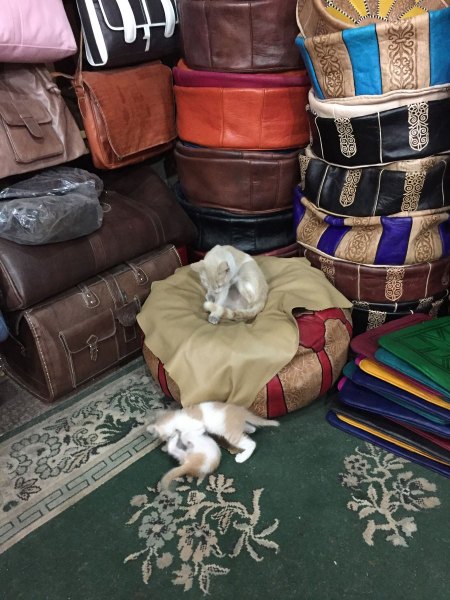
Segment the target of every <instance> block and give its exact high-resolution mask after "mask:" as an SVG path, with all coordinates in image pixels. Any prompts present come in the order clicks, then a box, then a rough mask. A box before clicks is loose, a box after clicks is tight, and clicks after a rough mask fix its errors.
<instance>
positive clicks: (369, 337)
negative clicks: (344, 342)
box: [350, 313, 431, 358]
mask: <svg viewBox="0 0 450 600" xmlns="http://www.w3.org/2000/svg"><path fill="white" fill-rule="evenodd" d="M430 319H431V317H430V316H429V315H426V314H422V313H414V314H412V315H408V316H406V317H402V318H401V319H396V320H395V321H389V323H384V325H380V326H379V327H375V329H369V331H365V332H364V333H361V334H360V335H356V336H355V337H354V338H353V339H352V341H351V342H350V347H351V349H352V350H353V352H355V353H356V354H363V355H364V356H367V357H368V358H373V357H374V356H375V352H376V351H377V350H378V348H379V346H378V339H379V338H380V337H381V336H382V335H384V334H385V333H391V332H392V331H398V330H399V329H404V328H405V327H409V326H410V325H416V324H417V323H421V322H422V321H429V320H430Z"/></svg>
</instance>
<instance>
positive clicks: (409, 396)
mask: <svg viewBox="0 0 450 600" xmlns="http://www.w3.org/2000/svg"><path fill="white" fill-rule="evenodd" d="M344 375H346V376H347V377H348V378H349V379H351V380H352V381H353V383H355V384H356V385H360V386H362V387H365V388H368V389H369V390H372V391H373V392H376V393H377V394H381V395H382V396H383V397H385V398H387V399H388V400H398V401H400V402H401V403H403V406H405V405H408V404H411V405H412V406H414V407H416V408H419V409H420V410H425V411H426V412H428V413H430V414H431V415H432V416H434V417H437V418H438V419H441V420H442V422H444V423H450V410H449V409H448V408H447V407H446V404H445V402H441V403H440V404H437V403H435V402H429V401H428V400H424V399H423V398H421V397H419V396H417V395H415V394H413V393H411V392H407V391H406V390H405V389H403V388H401V387H397V386H396V385H392V384H390V383H387V382H386V381H383V380H382V379H378V378H377V377H373V376H372V375H369V374H367V373H364V371H363V370H362V369H360V368H359V367H357V366H355V365H352V364H350V365H345V367H344Z"/></svg>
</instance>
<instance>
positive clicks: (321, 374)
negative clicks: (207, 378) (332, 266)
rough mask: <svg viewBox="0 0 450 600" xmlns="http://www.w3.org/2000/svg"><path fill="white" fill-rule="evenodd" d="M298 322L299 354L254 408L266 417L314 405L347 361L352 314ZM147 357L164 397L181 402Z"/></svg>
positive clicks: (147, 353) (337, 312)
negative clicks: (312, 403)
mask: <svg viewBox="0 0 450 600" xmlns="http://www.w3.org/2000/svg"><path fill="white" fill-rule="evenodd" d="M296 321H297V326H298V329H299V335H300V343H299V346H298V350H297V353H296V354H295V356H294V357H293V358H292V360H291V361H290V362H289V364H287V365H286V366H285V367H283V368H282V369H281V370H280V371H279V372H278V373H277V375H275V377H273V378H272V379H271V380H270V381H269V382H268V383H267V384H266V385H265V386H264V387H263V388H262V389H261V390H260V391H259V392H258V394H257V396H256V398H255V400H254V402H253V404H252V405H251V406H250V410H251V411H253V412H254V413H256V414H258V415H260V416H262V417H266V418H275V417H280V416H282V415H285V414H287V413H289V412H292V411H294V410H297V409H298V408H302V407H304V406H307V405H308V404H311V402H313V401H314V400H315V399H316V398H318V397H319V396H321V395H322V394H324V393H325V392H327V391H328V390H329V389H330V388H331V386H332V385H333V383H334V382H335V381H336V379H337V378H338V377H339V375H340V373H341V370H342V368H343V367H344V364H345V362H346V360H347V352H348V347H349V343H350V338H351V334H352V326H351V321H350V311H349V310H347V309H340V308H329V309H326V310H320V311H316V312H313V313H302V314H300V315H299V316H298V317H296ZM143 354H144V358H145V361H146V362H147V365H148V367H149V369H150V372H151V374H152V376H153V378H154V379H155V381H157V382H158V383H159V385H160V386H161V390H162V391H163V393H164V394H165V395H166V396H168V397H171V398H173V399H174V400H176V401H177V402H180V393H179V388H178V386H177V384H176V383H175V382H174V381H173V379H171V377H170V376H169V375H168V374H167V372H166V370H165V369H164V365H163V364H162V363H161V361H160V360H159V359H158V357H156V356H155V355H154V354H153V352H152V351H151V350H150V349H149V348H147V347H146V346H145V344H144V346H143ZM249 376H251V374H249Z"/></svg>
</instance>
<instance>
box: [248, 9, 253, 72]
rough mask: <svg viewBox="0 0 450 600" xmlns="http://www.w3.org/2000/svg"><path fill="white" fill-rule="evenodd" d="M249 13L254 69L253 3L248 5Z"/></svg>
mask: <svg viewBox="0 0 450 600" xmlns="http://www.w3.org/2000/svg"><path fill="white" fill-rule="evenodd" d="M248 13H249V19H250V44H251V46H250V48H251V65H252V68H253V67H254V64H253V15H252V3H251V2H249V3H248Z"/></svg>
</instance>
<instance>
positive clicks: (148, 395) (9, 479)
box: [0, 360, 166, 550]
mask: <svg viewBox="0 0 450 600" xmlns="http://www.w3.org/2000/svg"><path fill="white" fill-rule="evenodd" d="M128 371H129V372H128V373H126V374H125V375H124V376H123V377H120V378H119V379H117V376H115V377H114V378H113V380H112V381H110V382H109V383H106V384H105V385H104V386H103V387H102V388H101V390H99V391H98V392H97V393H93V394H91V395H89V394H88V395H87V396H84V397H83V398H81V399H79V400H75V401H74V402H70V403H68V406H64V404H63V405H62V406H61V407H58V408H59V409H58V410H56V411H55V412H53V413H52V414H51V415H50V416H48V417H47V418H46V419H45V421H42V422H40V421H39V422H37V423H36V424H35V425H32V426H30V427H28V428H26V429H25V430H23V432H21V433H18V434H17V435H14V436H12V437H10V438H8V439H5V440H4V441H2V443H1V445H0V473H1V475H0V479H1V480H0V545H1V547H2V550H5V549H7V548H8V547H9V546H10V545H12V543H14V541H15V540H16V539H20V538H21V537H24V534H26V533H29V532H30V531H32V530H33V529H35V528H36V527H37V526H39V525H41V524H42V523H44V522H46V521H48V520H49V519H50V518H52V517H53V516H56V515H57V514H59V513H60V512H62V510H64V509H65V508H67V507H68V506H70V505H71V504H73V503H74V502H76V501H77V500H79V499H81V498H82V497H84V496H85V495H86V494H87V493H90V492H91V491H93V490H94V489H96V488H97V487H98V486H99V485H101V484H102V483H103V482H104V481H107V480H108V479H110V478H111V477H113V476H114V475H115V474H117V473H118V472H120V471H121V470H123V469H124V468H125V467H126V466H128V465H129V464H131V463H132V462H134V461H135V460H137V459H138V458H140V457H141V456H143V455H144V454H145V453H147V452H149V451H151V450H153V449H154V448H155V447H156V446H158V444H159V442H158V441H157V440H156V439H155V437H154V436H153V435H151V434H150V433H148V432H147V431H146V429H145V426H146V422H147V421H148V417H149V415H150V413H151V412H152V411H153V410H154V409H159V408H163V407H164V406H165V404H166V402H165V401H164V400H163V398H162V395H161V392H160V390H159V388H157V387H156V385H155V383H154V382H153V380H152V379H151V378H150V377H149V376H148V374H147V369H146V367H145V365H144V364H143V362H142V360H138V361H135V362H134V363H133V366H132V367H130V368H129V369H128Z"/></svg>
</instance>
